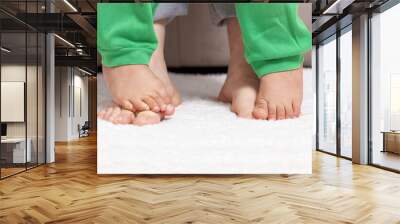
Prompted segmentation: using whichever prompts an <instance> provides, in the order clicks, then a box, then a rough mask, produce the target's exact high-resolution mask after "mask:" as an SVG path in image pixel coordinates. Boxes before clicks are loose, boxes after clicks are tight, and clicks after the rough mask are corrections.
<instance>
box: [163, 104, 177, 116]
mask: <svg viewBox="0 0 400 224" xmlns="http://www.w3.org/2000/svg"><path fill="white" fill-rule="evenodd" d="M174 113H175V107H174V106H172V105H171V104H168V105H167V107H166V109H165V111H164V115H165V116H171V115H173V114H174Z"/></svg>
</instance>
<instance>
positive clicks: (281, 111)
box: [276, 105, 286, 120]
mask: <svg viewBox="0 0 400 224" xmlns="http://www.w3.org/2000/svg"><path fill="white" fill-rule="evenodd" d="M285 117H286V113H285V106H283V105H279V106H277V107H276V119H277V120H283V119H285Z"/></svg>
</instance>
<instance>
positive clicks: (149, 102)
mask: <svg viewBox="0 0 400 224" xmlns="http://www.w3.org/2000/svg"><path fill="white" fill-rule="evenodd" d="M143 101H144V102H145V103H146V104H147V105H148V106H149V107H150V110H151V111H153V112H156V113H157V112H160V107H159V106H158V103H157V101H156V100H155V99H154V98H153V97H151V96H148V97H146V98H144V99H143Z"/></svg>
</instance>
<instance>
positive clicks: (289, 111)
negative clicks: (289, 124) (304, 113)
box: [285, 104, 295, 119]
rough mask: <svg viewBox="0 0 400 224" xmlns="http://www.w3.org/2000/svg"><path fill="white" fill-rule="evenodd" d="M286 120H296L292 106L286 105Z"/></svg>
mask: <svg viewBox="0 0 400 224" xmlns="http://www.w3.org/2000/svg"><path fill="white" fill-rule="evenodd" d="M285 112H286V119H290V118H294V117H295V116H294V113H293V107H292V104H285Z"/></svg>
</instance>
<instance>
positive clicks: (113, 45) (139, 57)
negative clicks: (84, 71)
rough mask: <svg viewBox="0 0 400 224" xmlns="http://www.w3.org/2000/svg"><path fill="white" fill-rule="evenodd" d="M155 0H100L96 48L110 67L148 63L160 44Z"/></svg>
mask: <svg viewBox="0 0 400 224" xmlns="http://www.w3.org/2000/svg"><path fill="white" fill-rule="evenodd" d="M156 7H157V4H156V3H99V4H98V5H97V9H98V11H97V29H98V32H97V49H98V51H99V53H100V55H101V56H102V63H103V65H105V66H107V67H115V66H121V65H128V64H148V63H149V61H150V58H151V55H152V54H153V52H154V50H155V49H156V48H157V37H156V34H155V32H154V27H153V15H154V12H155V9H156Z"/></svg>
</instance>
